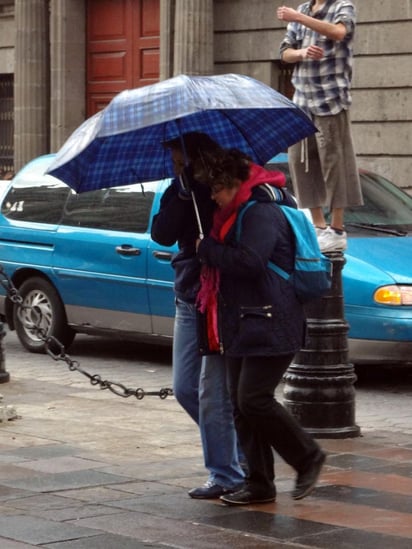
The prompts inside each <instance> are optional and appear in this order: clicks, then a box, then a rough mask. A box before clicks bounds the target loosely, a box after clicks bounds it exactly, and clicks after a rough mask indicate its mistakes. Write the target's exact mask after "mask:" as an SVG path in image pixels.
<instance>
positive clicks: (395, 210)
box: [345, 172, 412, 233]
mask: <svg viewBox="0 0 412 549" xmlns="http://www.w3.org/2000/svg"><path fill="white" fill-rule="evenodd" d="M361 183H362V193H363V200H364V205H363V206H357V207H356V208H346V210H345V224H346V225H350V224H354V225H355V226H357V227H359V228H360V226H362V225H366V226H367V225H371V226H373V227H375V228H377V229H379V228H382V229H388V230H393V231H396V232H399V233H402V232H409V231H411V230H412V197H411V196H409V195H408V194H407V193H405V192H404V191H402V190H401V189H399V188H398V187H397V186H396V185H394V184H393V183H391V182H390V181H388V180H387V179H385V178H384V177H382V176H380V175H377V174H375V173H370V172H361Z"/></svg>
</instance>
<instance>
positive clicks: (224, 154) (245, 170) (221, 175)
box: [194, 149, 251, 189]
mask: <svg viewBox="0 0 412 549" xmlns="http://www.w3.org/2000/svg"><path fill="white" fill-rule="evenodd" d="M250 162H251V158H250V157H249V156H248V155H247V154H245V153H243V152H242V151H240V150H238V149H221V150H220V151H216V152H210V151H205V152H202V153H201V154H200V156H199V159H198V160H197V161H196V162H195V166H194V176H195V178H196V179H197V180H198V181H201V182H202V183H206V184H207V185H209V186H213V185H215V184H216V183H217V182H219V183H220V184H222V185H223V186H224V187H226V188H228V189H230V188H232V187H235V186H236V184H237V181H239V180H240V181H246V180H247V179H248V177H249V169H250Z"/></svg>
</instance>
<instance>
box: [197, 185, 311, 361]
mask: <svg viewBox="0 0 412 549" xmlns="http://www.w3.org/2000/svg"><path fill="white" fill-rule="evenodd" d="M250 200H256V201H257V203H256V204H253V205H252V206H250V207H249V208H248V209H247V210H246V211H245V212H244V215H243V217H242V227H241V231H240V237H239V240H238V239H237V236H236V224H235V225H234V226H232V228H231V230H230V231H229V232H228V234H227V235H226V238H225V241H224V243H223V244H221V243H218V242H217V241H216V240H214V239H213V238H205V239H204V240H203V241H202V242H201V244H200V246H199V251H198V255H199V258H200V260H201V261H202V262H204V263H206V264H208V265H211V266H215V267H217V268H218V269H219V270H220V291H219V311H218V315H219V317H218V318H219V331H220V337H221V341H222V343H223V352H224V353H225V354H227V355H228V356H271V355H280V354H289V353H296V352H297V351H298V350H299V349H300V348H301V347H302V346H303V343H304V334H305V318H304V312H303V308H302V306H301V304H300V302H299V301H298V299H297V298H296V296H295V292H294V290H293V287H292V286H291V284H289V282H287V281H285V280H284V279H283V278H281V277H280V276H278V275H277V274H276V273H274V272H273V271H272V270H270V269H269V268H268V267H267V264H268V260H269V259H270V260H271V261H273V262H275V263H276V264H278V265H279V266H280V267H281V268H282V269H284V270H285V271H287V272H291V270H292V268H293V263H294V240H293V233H292V230H291V228H290V227H289V224H288V222H287V220H286V218H285V217H284V215H283V213H282V211H281V209H280V208H279V206H278V205H277V204H276V203H274V202H273V201H271V199H270V198H269V197H268V195H267V193H264V192H262V189H261V188H259V187H256V188H255V189H254V191H253V193H252V196H251V199H250Z"/></svg>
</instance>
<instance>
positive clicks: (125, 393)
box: [0, 265, 173, 400]
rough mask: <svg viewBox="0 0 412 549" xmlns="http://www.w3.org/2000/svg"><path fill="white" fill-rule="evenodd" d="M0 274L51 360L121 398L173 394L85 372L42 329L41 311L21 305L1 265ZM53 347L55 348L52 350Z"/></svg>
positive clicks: (60, 345)
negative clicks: (127, 385) (134, 386)
mask: <svg viewBox="0 0 412 549" xmlns="http://www.w3.org/2000/svg"><path fill="white" fill-rule="evenodd" d="M0 275H2V278H1V279H0V284H1V285H2V286H3V288H4V289H5V290H6V293H7V296H8V297H9V299H10V301H11V302H12V303H14V305H16V306H17V307H20V308H23V309H30V311H31V313H32V314H31V315H30V316H31V318H34V321H33V323H29V322H27V321H26V322H25V326H26V328H28V329H30V330H34V331H35V332H36V335H37V336H38V337H39V338H40V339H41V340H42V341H43V342H44V343H45V350H46V353H47V354H48V355H49V356H50V357H51V358H52V359H53V360H56V361H58V360H61V361H63V362H65V363H66V364H67V366H68V368H69V370H71V371H77V372H80V373H81V374H83V375H84V376H85V377H87V378H88V379H89V381H90V383H91V384H92V385H98V386H99V387H100V389H108V390H109V391H111V392H112V393H113V394H115V395H117V396H120V397H123V398H128V397H130V396H134V397H136V398H137V400H142V398H144V397H145V396H159V397H160V398H161V399H162V400H163V399H165V398H167V397H168V396H171V395H173V390H172V389H170V388H167V387H163V388H161V389H159V390H158V391H145V390H144V389H142V388H141V387H138V388H137V389H131V388H130V387H126V386H125V385H123V383H119V382H116V381H109V380H108V379H102V378H101V376H100V375H99V374H90V373H89V372H87V371H86V370H85V369H84V368H82V367H81V366H80V363H79V362H78V361H77V360H73V359H72V358H71V357H70V355H68V354H67V353H66V350H65V348H64V345H63V344H62V343H61V342H60V341H59V340H58V339H57V338H55V337H54V336H49V335H47V333H46V330H44V328H41V322H42V313H41V311H39V310H38V309H35V308H34V307H31V306H26V305H23V298H22V297H21V295H20V293H19V291H18V289H17V288H16V286H15V285H14V284H13V282H12V280H11V279H10V277H9V276H8V274H7V273H6V272H5V271H4V268H3V266H2V265H0ZM28 316H29V315H25V318H28ZM53 349H56V350H55V351H54V350H53Z"/></svg>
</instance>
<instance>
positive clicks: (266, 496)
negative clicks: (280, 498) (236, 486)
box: [220, 488, 276, 505]
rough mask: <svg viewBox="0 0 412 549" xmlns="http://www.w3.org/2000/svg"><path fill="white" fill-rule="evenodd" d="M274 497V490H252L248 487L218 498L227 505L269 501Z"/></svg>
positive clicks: (273, 499)
mask: <svg viewBox="0 0 412 549" xmlns="http://www.w3.org/2000/svg"><path fill="white" fill-rule="evenodd" d="M275 499H276V490H274V491H273V492H265V493H263V492H260V493H259V492H253V491H252V490H250V488H242V489H241V490H238V491H237V492H232V493H231V494H225V495H223V496H220V500H221V501H223V502H224V503H226V504H227V505H249V504H251V503H270V502H272V501H275Z"/></svg>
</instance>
